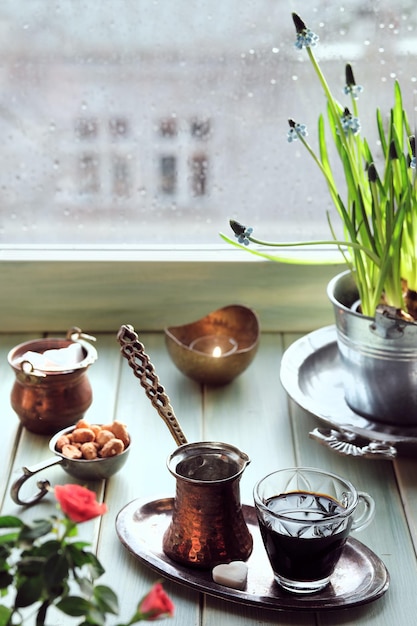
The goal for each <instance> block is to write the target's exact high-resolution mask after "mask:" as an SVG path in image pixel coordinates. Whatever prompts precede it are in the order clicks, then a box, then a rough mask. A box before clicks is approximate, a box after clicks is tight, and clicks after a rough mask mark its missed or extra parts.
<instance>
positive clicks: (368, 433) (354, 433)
mask: <svg viewBox="0 0 417 626" xmlns="http://www.w3.org/2000/svg"><path fill="white" fill-rule="evenodd" d="M280 377H281V382H282V385H283V387H284V388H285V390H286V391H287V393H288V395H289V396H290V397H291V398H292V399H293V400H294V401H295V402H296V403H297V404H298V405H299V406H300V407H301V408H303V409H305V410H306V411H308V412H309V413H312V414H313V415H314V416H315V417H317V418H319V420H320V421H321V422H322V423H323V424H324V425H325V427H326V428H327V429H328V430H327V431H326V430H320V429H319V433H318V435H319V436H321V437H322V439H323V441H321V443H326V444H327V445H329V446H330V447H334V448H335V451H337V452H341V453H342V454H353V455H358V454H360V455H362V456H365V457H367V458H381V457H382V458H383V457H385V458H393V457H395V455H396V454H397V453H398V454H400V453H401V454H411V453H415V450H416V446H417V428H415V427H408V426H406V427H404V426H403V427H395V426H390V425H388V424H384V423H382V422H381V423H378V422H374V421H371V420H368V419H367V418H365V417H362V416H361V415H359V414H358V413H355V412H354V411H353V410H352V409H351V408H350V407H349V406H348V405H347V403H346V401H345V397H344V390H343V371H342V364H341V361H340V357H339V352H338V348H337V342H336V327H335V326H326V327H324V328H321V329H319V330H316V331H313V332H311V333H309V334H308V335H305V336H304V337H302V338H301V339H298V340H297V341H295V342H294V343H293V344H291V345H290V346H289V348H287V350H286V351H285V352H284V355H283V358H282V361H281V371H280ZM326 433H328V434H329V436H328V437H326V436H325V435H326ZM310 434H311V435H313V438H316V439H318V440H320V438H319V436H314V433H310ZM330 434H331V436H330ZM316 435H317V433H316ZM331 437H333V443H331ZM324 439H327V442H326V441H324ZM336 441H337V442H338V445H336V443H335V442H336ZM329 442H330V443H329ZM364 444H365V445H364ZM360 446H362V447H360Z"/></svg>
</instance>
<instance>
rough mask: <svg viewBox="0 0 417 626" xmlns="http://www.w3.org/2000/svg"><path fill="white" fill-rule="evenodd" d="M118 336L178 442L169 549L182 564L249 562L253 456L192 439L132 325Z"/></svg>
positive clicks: (165, 543)
mask: <svg viewBox="0 0 417 626" xmlns="http://www.w3.org/2000/svg"><path fill="white" fill-rule="evenodd" d="M117 338H118V341H119V343H120V345H121V353H122V355H123V356H124V357H125V358H126V359H127V360H128V363H129V366H130V367H131V368H132V370H133V373H134V375H135V376H136V377H137V378H138V379H139V381H140V384H141V385H142V387H143V388H144V389H145V392H146V395H147V396H148V398H149V399H150V400H151V403H152V405H153V406H154V408H156V409H157V411H158V413H159V415H160V417H162V419H163V420H164V422H165V423H166V425H167V426H168V428H169V430H170V432H171V434H172V436H173V437H174V439H175V442H176V443H177V445H178V448H177V449H176V450H175V451H174V452H173V453H172V454H171V455H170V456H169V458H168V461H167V465H168V469H169V471H170V472H171V474H172V475H173V476H174V477H175V479H176V494H175V501H174V507H173V513H172V519H171V522H170V524H169V526H168V528H167V530H166V532H165V534H164V537H163V540H162V549H163V551H164V553H165V554H166V555H167V556H168V557H170V558H171V559H172V560H174V561H177V562H179V563H182V564H183V565H187V566H192V567H198V568H201V569H204V568H206V569H209V568H211V567H214V566H215V565H218V564H220V563H229V562H231V561H239V560H242V561H246V560H247V559H248V558H249V556H250V554H251V552H252V547H253V540H252V535H251V534H250V532H249V529H248V527H247V525H246V522H245V519H244V516H243V511H242V506H241V502H240V490H239V483H240V478H241V476H242V474H243V472H244V470H245V468H246V466H247V465H248V464H249V463H250V459H249V457H248V456H247V455H246V454H245V453H244V452H241V451H240V450H239V449H238V448H236V447H235V446H232V445H230V444H226V443H221V442H215V441H202V442H196V443H188V442H187V439H186V437H185V435H184V433H183V431H182V429H181V426H180V424H179V422H178V420H177V418H176V417H175V414H174V410H173V408H172V406H171V403H170V400H169V398H168V396H167V394H166V393H165V390H164V388H163V387H162V385H161V384H160V382H159V379H158V376H157V375H156V373H155V369H154V367H153V365H152V364H151V363H150V361H149V357H148V355H147V354H145V349H144V346H143V344H142V343H141V342H140V341H139V339H138V336H137V334H136V333H135V331H134V329H133V327H132V326H130V325H124V326H122V327H121V328H120V330H119V332H118V335H117Z"/></svg>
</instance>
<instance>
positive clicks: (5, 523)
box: [0, 515, 24, 528]
mask: <svg viewBox="0 0 417 626" xmlns="http://www.w3.org/2000/svg"><path fill="white" fill-rule="evenodd" d="M23 525H24V524H23V522H22V520H21V519H19V518H18V517H14V516H13V515H1V516H0V528H22V526H23Z"/></svg>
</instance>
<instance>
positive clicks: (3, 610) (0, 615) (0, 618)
mask: <svg viewBox="0 0 417 626" xmlns="http://www.w3.org/2000/svg"><path fill="white" fill-rule="evenodd" d="M12 614H13V609H9V608H8V607H6V606H3V605H2V604H1V605H0V626H7V625H8V624H9V620H10V618H11V616H12Z"/></svg>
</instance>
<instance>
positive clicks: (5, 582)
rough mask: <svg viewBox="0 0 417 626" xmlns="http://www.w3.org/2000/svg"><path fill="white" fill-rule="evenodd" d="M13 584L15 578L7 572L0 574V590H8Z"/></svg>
mask: <svg viewBox="0 0 417 626" xmlns="http://www.w3.org/2000/svg"><path fill="white" fill-rule="evenodd" d="M12 583H13V576H12V575H11V574H9V572H7V571H3V572H0V589H7V587H8V586H9V585H11V584H12Z"/></svg>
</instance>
